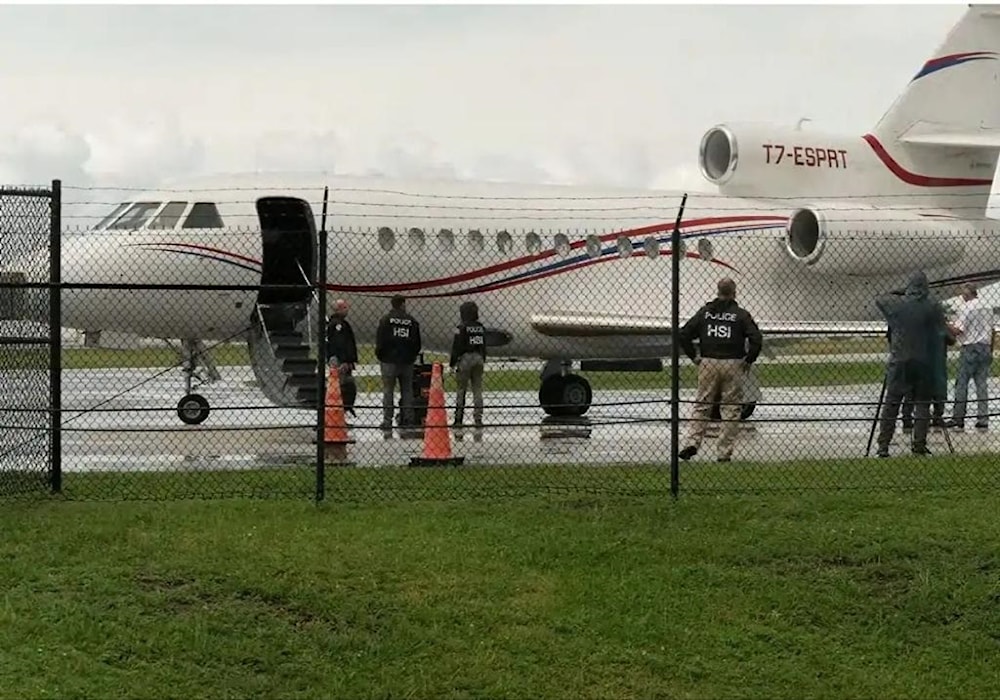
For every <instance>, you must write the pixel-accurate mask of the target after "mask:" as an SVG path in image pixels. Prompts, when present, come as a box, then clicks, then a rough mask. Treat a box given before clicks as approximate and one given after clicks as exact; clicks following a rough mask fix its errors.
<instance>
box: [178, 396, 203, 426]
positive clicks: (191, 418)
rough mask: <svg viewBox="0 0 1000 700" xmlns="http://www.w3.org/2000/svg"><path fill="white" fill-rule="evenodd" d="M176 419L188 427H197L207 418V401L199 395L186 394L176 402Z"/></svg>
mask: <svg viewBox="0 0 1000 700" xmlns="http://www.w3.org/2000/svg"><path fill="white" fill-rule="evenodd" d="M177 417H178V418H180V419H181V420H182V421H183V422H185V423H187V424H188V425H198V424H199V423H202V422H204V420H205V419H206V418H208V399H206V398H205V397H204V396H202V395H201V394H188V395H187V396H185V397H184V398H182V399H181V400H180V401H178V402H177Z"/></svg>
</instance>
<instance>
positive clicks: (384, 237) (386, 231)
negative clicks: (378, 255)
mask: <svg viewBox="0 0 1000 700" xmlns="http://www.w3.org/2000/svg"><path fill="white" fill-rule="evenodd" d="M378 244H379V245H380V246H382V250H385V251H389V250H392V247H393V246H394V245H396V234H395V232H393V230H392V229H391V228H389V227H388V226H383V227H382V228H380V229H379V230H378Z"/></svg>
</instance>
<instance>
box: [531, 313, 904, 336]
mask: <svg viewBox="0 0 1000 700" xmlns="http://www.w3.org/2000/svg"><path fill="white" fill-rule="evenodd" d="M531 326H532V328H534V329H535V330H536V331H537V332H539V333H541V334H542V335H547V336H550V337H554V338H559V337H574V338H598V337H608V336H650V335H670V332H671V326H670V319H669V318H666V317H663V316H625V315H608V314H590V313H583V312H578V311H574V312H559V311H549V312H543V313H537V314H532V315H531ZM757 326H758V327H759V328H760V330H761V333H763V334H764V335H765V336H776V335H794V336H808V335H816V336H830V335H885V332H886V324H885V321H815V322H813V321H767V320H757Z"/></svg>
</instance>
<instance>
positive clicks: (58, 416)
mask: <svg viewBox="0 0 1000 700" xmlns="http://www.w3.org/2000/svg"><path fill="white" fill-rule="evenodd" d="M49 211H50V215H49V430H50V431H51V434H52V435H51V438H50V442H49V445H50V448H49V449H50V452H49V459H50V460H51V464H52V467H51V469H50V488H51V489H52V493H61V492H62V254H61V252H62V181H61V180H53V181H52V192H51V194H50V196H49Z"/></svg>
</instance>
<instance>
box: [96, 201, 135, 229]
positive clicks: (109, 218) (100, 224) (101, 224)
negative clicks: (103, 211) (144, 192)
mask: <svg viewBox="0 0 1000 700" xmlns="http://www.w3.org/2000/svg"><path fill="white" fill-rule="evenodd" d="M130 204H131V202H122V203H121V204H119V205H118V206H117V207H115V208H114V209H112V210H111V213H110V214H108V215H107V216H105V217H104V218H103V219H101V220H100V221H99V222H98V224H97V225H96V226H94V228H95V229H100V228H104V227H105V226H107V225H108V224H110V223H111V222H112V221H114V220H115V219H117V218H118V215H119V214H121V213H122V212H123V211H125V209H126V208H128V206H129V205H130Z"/></svg>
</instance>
